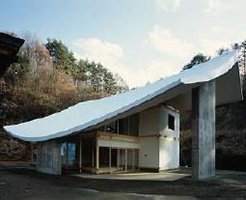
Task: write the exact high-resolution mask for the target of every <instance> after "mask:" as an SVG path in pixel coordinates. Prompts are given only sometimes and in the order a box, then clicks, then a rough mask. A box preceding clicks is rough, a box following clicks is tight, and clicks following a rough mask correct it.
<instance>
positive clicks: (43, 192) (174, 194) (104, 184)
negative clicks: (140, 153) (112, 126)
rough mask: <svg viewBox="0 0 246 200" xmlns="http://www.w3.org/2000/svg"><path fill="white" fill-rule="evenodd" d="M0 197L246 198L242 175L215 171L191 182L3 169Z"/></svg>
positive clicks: (187, 179) (183, 179)
mask: <svg viewBox="0 0 246 200" xmlns="http://www.w3.org/2000/svg"><path fill="white" fill-rule="evenodd" d="M170 173H172V172H170ZM173 173H176V172H173ZM184 173H188V172H187V171H186V172H184ZM0 195H1V196H0V197H1V198H0V199H33V200H36V199H37V200H39V199H60V200H62V199H116V198H120V199H134V200H137V199H197V198H199V199H200V198H201V199H208V198H211V199H212V198H214V199H215V198H216V199H217V198H228V199H236V198H238V199H246V173H241V172H231V171H218V172H217V176H216V178H214V179H210V180H205V181H195V180H192V178H191V176H184V177H182V178H180V179H178V180H173V181H170V180H168V181H165V180H158V181H153V180H115V179H94V178H91V177H90V178H89V177H88V178H85V177H77V176H71V175H62V176H52V175H47V174H41V173H37V172H36V171H35V170H32V169H27V168H6V167H5V168H2V169H1V170H0ZM156 195H164V196H156ZM169 195H171V196H169Z"/></svg>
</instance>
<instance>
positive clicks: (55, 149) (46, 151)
mask: <svg viewBox="0 0 246 200" xmlns="http://www.w3.org/2000/svg"><path fill="white" fill-rule="evenodd" d="M36 168H37V171H39V172H43V173H47V174H54V175H60V174H61V144H60V143H59V142H57V141H45V142H40V143H38V154H37V166H36Z"/></svg>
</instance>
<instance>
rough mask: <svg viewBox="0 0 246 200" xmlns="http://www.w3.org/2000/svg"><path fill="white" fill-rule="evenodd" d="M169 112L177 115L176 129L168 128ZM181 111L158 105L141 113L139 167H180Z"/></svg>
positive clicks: (160, 168)
mask: <svg viewBox="0 0 246 200" xmlns="http://www.w3.org/2000/svg"><path fill="white" fill-rule="evenodd" d="M168 114H171V115H173V116H174V117H175V129H174V130H171V129H169V128H168ZM179 118H180V116H179V113H178V112H176V111H173V110H171V109H169V108H166V107H165V106H158V107H155V108H152V109H148V110H145V111H143V112H141V113H140V124H139V136H140V137H141V139H140V150H139V167H140V168H152V169H158V170H162V169H171V168H177V167H179V129H180V128H179Z"/></svg>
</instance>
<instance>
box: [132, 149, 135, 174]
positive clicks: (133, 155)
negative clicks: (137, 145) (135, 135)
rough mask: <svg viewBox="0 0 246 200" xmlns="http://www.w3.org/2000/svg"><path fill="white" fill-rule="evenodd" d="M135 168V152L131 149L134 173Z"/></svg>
mask: <svg viewBox="0 0 246 200" xmlns="http://www.w3.org/2000/svg"><path fill="white" fill-rule="evenodd" d="M134 166H135V150H134V149H132V171H134Z"/></svg>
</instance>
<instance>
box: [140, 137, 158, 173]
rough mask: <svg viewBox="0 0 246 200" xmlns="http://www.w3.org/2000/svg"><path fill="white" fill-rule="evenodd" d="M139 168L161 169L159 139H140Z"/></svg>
mask: <svg viewBox="0 0 246 200" xmlns="http://www.w3.org/2000/svg"><path fill="white" fill-rule="evenodd" d="M139 167H140V168H158V169H159V139H158V138H156V137H146V138H141V139H140V150H139Z"/></svg>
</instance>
